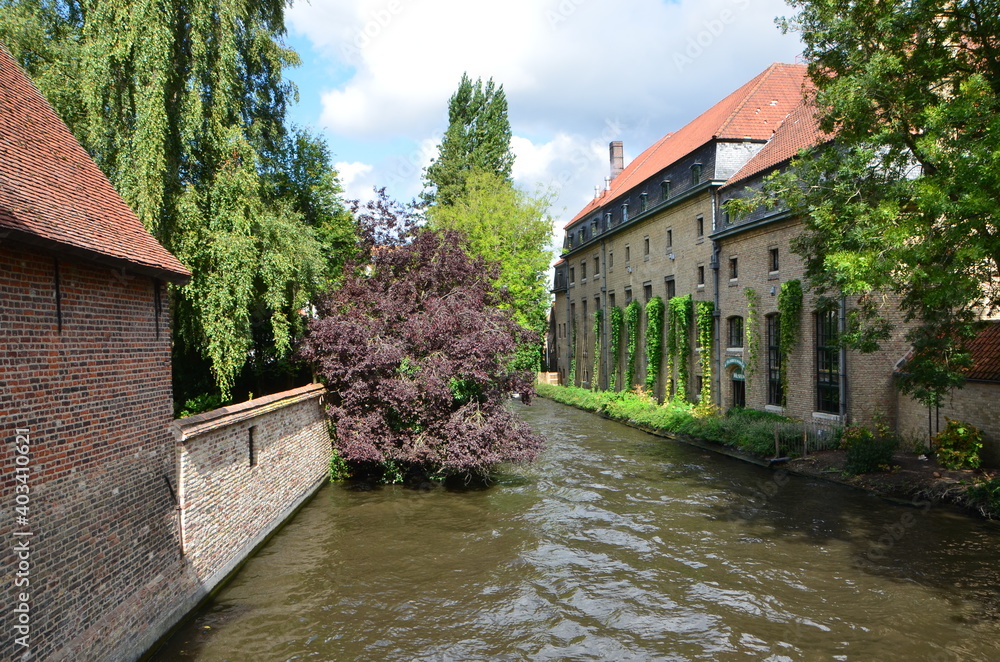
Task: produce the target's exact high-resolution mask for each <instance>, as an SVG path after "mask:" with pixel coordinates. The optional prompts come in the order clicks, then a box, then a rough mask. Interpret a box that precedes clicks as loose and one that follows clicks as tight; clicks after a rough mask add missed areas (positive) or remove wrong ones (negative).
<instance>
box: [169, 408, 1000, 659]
mask: <svg viewBox="0 0 1000 662" xmlns="http://www.w3.org/2000/svg"><path fill="white" fill-rule="evenodd" d="M515 407H516V408H517V411H518V412H519V414H520V415H521V416H522V417H523V418H524V419H525V420H526V421H528V422H529V423H530V424H531V425H532V426H533V427H534V428H535V429H536V430H538V431H539V432H540V433H542V434H544V435H545V437H546V438H547V439H548V447H547V450H546V451H545V453H544V454H543V456H542V457H541V458H540V459H539V460H538V461H537V462H536V463H535V464H534V465H532V466H531V467H528V468H521V469H517V470H516V471H514V472H512V473H509V474H506V475H504V476H502V479H501V481H500V482H499V484H497V485H494V486H493V487H491V488H489V489H486V490H479V491H466V492H455V491H447V490H445V489H443V488H435V489H431V490H427V491H418V490H411V489H403V488H400V487H396V486H387V487H383V488H380V489H375V490H372V491H352V490H350V489H347V488H345V487H344V486H342V485H329V486H327V487H324V488H323V489H322V490H321V491H320V492H319V493H318V495H317V496H316V498H314V499H313V500H312V501H311V502H310V503H309V505H308V506H306V508H304V509H303V510H302V511H301V512H300V513H299V514H298V515H297V516H296V517H295V519H294V520H293V521H292V522H290V523H289V524H288V525H287V526H286V527H285V528H284V529H283V530H282V531H281V532H280V533H279V534H278V535H277V536H275V537H274V538H273V539H272V540H271V541H270V542H269V543H268V544H267V546H266V547H264V548H263V549H262V550H261V551H260V552H259V553H258V554H257V555H256V556H255V557H254V558H253V559H251V560H250V561H249V562H248V563H247V565H246V566H245V567H244V568H243V569H242V571H241V572H240V573H239V574H238V575H237V577H236V578H235V579H234V580H233V581H232V582H231V583H230V584H229V585H228V586H227V587H226V588H225V589H224V590H223V591H221V592H220V593H219V594H218V595H217V597H216V598H215V599H214V601H213V602H212V603H211V604H210V605H209V606H207V607H206V608H205V609H204V610H203V611H202V612H201V613H200V614H199V615H198V616H197V617H196V618H194V619H193V620H192V621H191V622H190V623H189V624H188V625H187V626H186V627H185V628H184V629H182V630H181V631H180V632H179V633H178V634H177V635H176V636H175V637H174V638H173V639H172V640H171V641H170V642H168V644H167V645H166V647H165V648H164V649H163V650H161V651H160V653H159V654H158V656H157V657H156V658H155V659H157V660H187V659H191V660H220V661H221V660H232V661H241V662H242V661H247V660H254V661H259V660H337V661H341V660H373V661H382V660H407V661H408V660H440V661H446V660H455V661H458V660H462V661H464V660H615V661H625V660H774V661H778V660H859V661H861V660H863V661H871V660H880V661H881V660H906V661H917V660H963V661H965V660H1000V567H998V563H997V550H998V547H1000V530H998V528H997V527H996V526H994V525H992V524H990V523H987V522H979V521H976V520H971V519H969V518H967V517H966V516H963V515H961V514H959V513H956V512H954V511H952V510H950V509H948V508H946V507H941V506H937V507H934V508H930V507H929V506H917V507H907V506H898V505H895V504H891V503H888V502H886V501H883V500H880V499H877V498H875V497H872V496H869V495H867V494H866V493H863V492H860V491H856V490H852V489H849V488H845V487H840V486H836V485H831V484H827V483H824V482H816V481H812V480H807V479H803V478H798V477H791V476H786V475H784V474H782V473H774V472H773V471H770V470H767V469H764V468H760V467H756V466H752V465H747V464H745V463H742V462H739V461H737V460H732V459H730V458H727V457H724V456H720V455H716V454H713V453H708V452H705V451H702V450H700V449H697V448H692V447H689V446H686V445H683V444H680V443H677V442H672V441H668V440H664V439H658V438H655V437H652V436H649V435H647V434H645V433H642V432H639V431H636V430H633V429H631V428H628V427H625V426H622V425H619V424H617V423H613V422H610V421H604V420H601V419H600V418H597V417H596V416H593V415H590V414H584V413H581V412H578V411H576V410H574V409H570V408H568V407H564V406H562V405H558V404H555V403H552V402H550V401H547V400H541V399H538V400H535V401H534V403H533V404H532V405H531V406H530V407H523V406H522V405H520V404H517V405H515Z"/></svg>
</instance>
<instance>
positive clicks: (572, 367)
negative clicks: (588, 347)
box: [569, 317, 576, 386]
mask: <svg viewBox="0 0 1000 662" xmlns="http://www.w3.org/2000/svg"><path fill="white" fill-rule="evenodd" d="M570 327H571V328H570V334H569V335H570V342H569V351H570V355H569V385H570V386H576V317H573V320H572V321H571V322H570Z"/></svg>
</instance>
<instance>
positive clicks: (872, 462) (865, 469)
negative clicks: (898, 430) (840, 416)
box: [841, 425, 899, 474]
mask: <svg viewBox="0 0 1000 662" xmlns="http://www.w3.org/2000/svg"><path fill="white" fill-rule="evenodd" d="M898 445H899V440H898V439H897V438H896V437H895V436H894V435H892V434H891V433H887V432H884V431H882V430H879V431H878V432H873V431H871V430H869V429H868V428H866V427H863V426H860V425H852V426H850V427H848V428H845V429H844V433H843V436H842V438H841V446H842V447H843V448H845V449H846V450H847V453H846V462H845V463H844V471H846V472H847V473H849V474H867V473H872V472H875V471H886V470H888V469H889V467H891V466H892V454H893V452H894V451H895V450H896V447H897V446H898Z"/></svg>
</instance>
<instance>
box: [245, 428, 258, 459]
mask: <svg viewBox="0 0 1000 662" xmlns="http://www.w3.org/2000/svg"><path fill="white" fill-rule="evenodd" d="M256 429H257V428H256V427H250V428H249V429H248V430H247V454H248V455H249V456H250V466H251V467H252V466H255V465H256V464H257V450H256V449H255V448H254V445H253V442H254V439H253V436H254V431H255V430H256Z"/></svg>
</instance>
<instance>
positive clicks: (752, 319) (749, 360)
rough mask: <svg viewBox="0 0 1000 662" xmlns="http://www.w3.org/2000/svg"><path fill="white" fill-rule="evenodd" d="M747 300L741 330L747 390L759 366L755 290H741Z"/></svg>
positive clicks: (758, 312)
mask: <svg viewBox="0 0 1000 662" xmlns="http://www.w3.org/2000/svg"><path fill="white" fill-rule="evenodd" d="M743 293H744V294H745V295H746V298H747V320H746V324H745V325H744V328H743V333H744V335H745V339H744V342H745V344H746V364H745V366H744V368H743V378H744V379H745V380H746V387H747V389H749V388H750V380H751V378H752V377H753V376H754V374H756V372H757V366H758V365H759V364H760V295H759V294H757V290H755V289H753V288H752V287H748V288H746V289H745V290H743Z"/></svg>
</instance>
